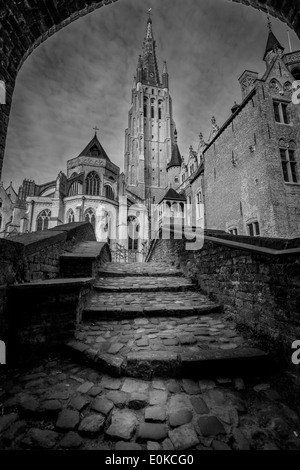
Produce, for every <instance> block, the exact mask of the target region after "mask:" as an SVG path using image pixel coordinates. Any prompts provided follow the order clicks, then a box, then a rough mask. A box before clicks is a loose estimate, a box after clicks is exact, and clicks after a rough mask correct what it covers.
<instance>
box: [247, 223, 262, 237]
mask: <svg viewBox="0 0 300 470" xmlns="http://www.w3.org/2000/svg"><path fill="white" fill-rule="evenodd" d="M247 228H248V234H249V235H250V237H259V236H260V228H259V223H258V222H257V221H255V222H251V223H250V224H247Z"/></svg>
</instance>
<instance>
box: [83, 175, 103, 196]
mask: <svg viewBox="0 0 300 470" xmlns="http://www.w3.org/2000/svg"><path fill="white" fill-rule="evenodd" d="M86 194H87V195H89V196H99V194H100V177H99V175H98V174H97V173H96V172H95V171H91V173H89V174H88V175H87V177H86Z"/></svg>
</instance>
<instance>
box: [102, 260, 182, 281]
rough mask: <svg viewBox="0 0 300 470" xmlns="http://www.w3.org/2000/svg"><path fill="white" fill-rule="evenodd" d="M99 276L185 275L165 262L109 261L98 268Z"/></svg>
mask: <svg viewBox="0 0 300 470" xmlns="http://www.w3.org/2000/svg"><path fill="white" fill-rule="evenodd" d="M98 275H99V277H105V278H107V277H122V278H124V277H137V276H140V277H142V276H146V277H149V276H150V277H153V276H155V277H157V278H158V277H166V276H169V277H183V274H182V272H181V271H180V270H179V269H177V268H175V267H173V266H168V265H165V264H163V263H107V264H106V265H105V266H101V269H99V270H98Z"/></svg>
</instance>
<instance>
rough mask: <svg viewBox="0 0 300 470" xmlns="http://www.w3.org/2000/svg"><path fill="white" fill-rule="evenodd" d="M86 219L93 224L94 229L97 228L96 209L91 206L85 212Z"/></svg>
mask: <svg viewBox="0 0 300 470" xmlns="http://www.w3.org/2000/svg"><path fill="white" fill-rule="evenodd" d="M85 221H86V222H90V223H91V224H92V226H93V229H94V230H95V227H96V216H95V211H94V210H93V209H91V208H90V209H88V210H87V211H86V212H85Z"/></svg>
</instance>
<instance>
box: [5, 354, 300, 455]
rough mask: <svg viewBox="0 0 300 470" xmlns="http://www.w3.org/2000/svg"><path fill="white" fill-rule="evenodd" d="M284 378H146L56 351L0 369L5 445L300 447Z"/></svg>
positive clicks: (170, 448)
mask: <svg viewBox="0 0 300 470" xmlns="http://www.w3.org/2000/svg"><path fill="white" fill-rule="evenodd" d="M280 379H281V378H279V379H278V377H273V378H272V377H271V378H270V377H269V378H266V377H263V378H262V377H254V378H253V379H251V380H250V379H247V380H246V379H244V380H243V378H241V377H215V378H214V380H211V379H210V380H207V379H201V380H190V379H182V380H174V379H158V380H152V381H142V380H136V379H131V378H126V377H122V378H112V377H110V376H107V375H103V374H101V373H100V372H97V371H95V370H93V369H91V368H88V367H86V366H83V365H81V366H80V365H78V364H76V363H73V362H72V361H70V360H66V359H65V358H59V357H58V358H52V359H49V360H47V361H44V362H41V363H40V364H39V365H38V366H36V367H35V368H33V369H30V370H27V371H24V372H23V373H20V372H11V373H10V374H7V376H4V375H3V374H2V375H1V380H0V402H1V409H2V415H1V416H0V449H83V450H92V449H98V450H123V449H124V450H130V451H131V450H142V449H144V450H151V451H153V450H154V451H156V450H157V451H159V450H168V451H170V450H185V449H190V450H248V449H252V450H254V449H264V450H276V449H299V448H300V440H299V438H298V437H297V436H298V434H299V430H300V428H299V421H298V417H297V415H296V414H295V412H294V411H293V410H292V409H291V407H290V406H288V405H287V404H286V402H285V399H284V397H283V396H282V395H281V394H280V393H281V390H279V393H278V391H277V388H278V384H279V383H280Z"/></svg>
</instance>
